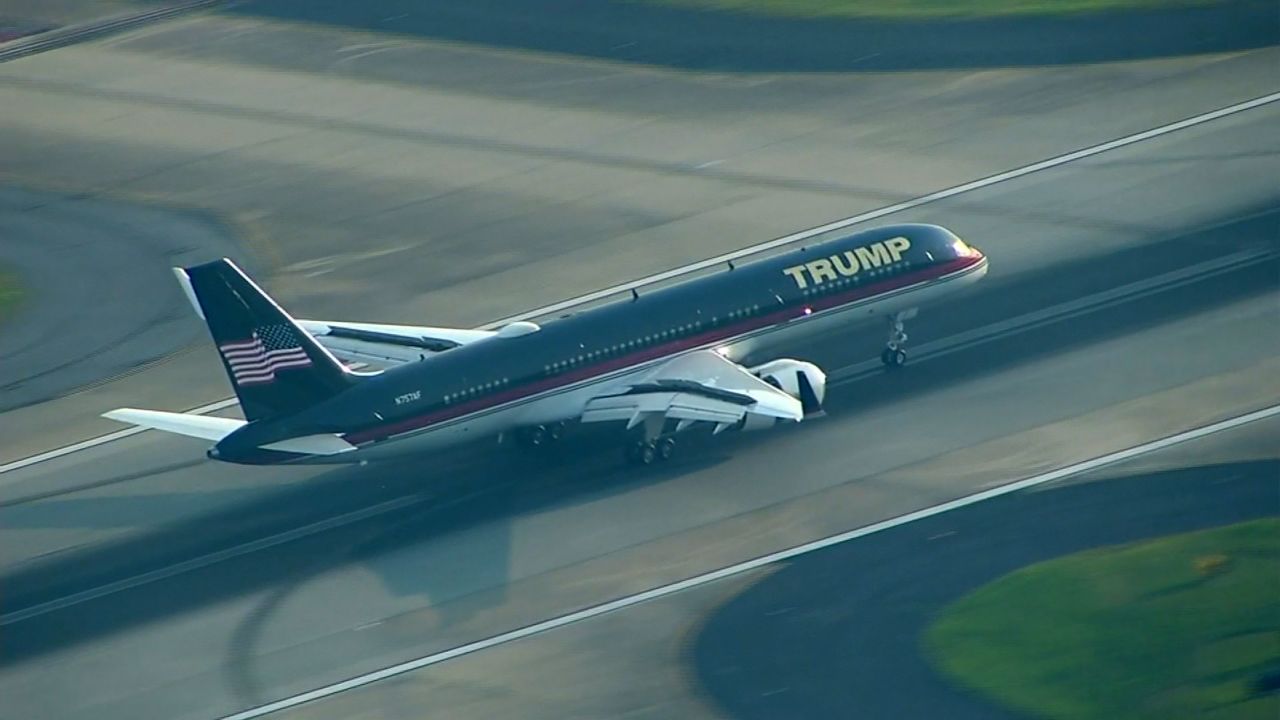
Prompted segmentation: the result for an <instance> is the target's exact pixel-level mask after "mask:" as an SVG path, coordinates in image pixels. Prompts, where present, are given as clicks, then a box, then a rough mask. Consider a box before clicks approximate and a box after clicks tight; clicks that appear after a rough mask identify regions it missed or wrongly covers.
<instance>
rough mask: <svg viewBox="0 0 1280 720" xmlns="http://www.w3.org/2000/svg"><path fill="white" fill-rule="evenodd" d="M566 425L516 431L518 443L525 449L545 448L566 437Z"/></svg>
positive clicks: (558, 424) (534, 427)
mask: <svg viewBox="0 0 1280 720" xmlns="http://www.w3.org/2000/svg"><path fill="white" fill-rule="evenodd" d="M564 425H565V424H564V423H562V422H558V423H551V424H549V425H530V426H529V427H523V428H520V429H518V430H516V433H515V435H516V443H517V444H519V445H520V446H521V447H525V448H544V447H547V446H549V445H554V444H556V443H557V442H559V441H560V438H562V437H564Z"/></svg>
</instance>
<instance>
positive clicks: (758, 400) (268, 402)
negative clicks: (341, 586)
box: [104, 224, 987, 465]
mask: <svg viewBox="0 0 1280 720" xmlns="http://www.w3.org/2000/svg"><path fill="white" fill-rule="evenodd" d="M174 273H175V275H176V276H177V278H178V281H179V283H180V284H181V286H182V288H183V291H184V292H185V294H186V296H187V299H188V300H189V301H190V302H191V305H192V306H193V307H194V308H195V310H196V312H197V314H199V315H200V316H201V317H202V318H203V319H204V321H205V322H206V324H207V325H208V328H209V332H210V335H211V336H212V339H213V342H214V345H215V346H216V348H217V350H218V353H219V355H220V357H221V359H222V363H223V366H224V369H225V370H226V373H227V377H228V378H229V380H230V382H231V385H232V387H233V388H234V390H235V393H236V396H237V398H238V399H239V402H240V407H241V409H242V410H243V414H244V418H245V419H243V420H240V419H235V418H222V417H210V416H207V415H193V414H185V413H172V412H160V411H155V410H139V409H135V408H120V409H117V410H112V411H110V412H107V413H104V417H107V418H110V419H113V420H117V421H121V422H126V423H132V424H135V425H141V426H144V427H148V428H153V429H157V430H163V431H166V432H170V433H177V434H180V435H187V436H192V437H196V438H201V439H204V440H209V441H212V442H213V443H214V445H213V446H212V447H211V448H210V449H209V450H208V451H207V455H208V457H209V458H211V459H214V460H220V461H226V462H232V463H241V464H251V465H265V464H278V463H351V462H364V461H367V460H370V459H380V458H385V457H390V456H394V455H402V454H406V453H415V452H423V451H429V450H432V449H439V448H442V447H446V446H449V445H452V444H457V443H462V442H469V441H471V440H474V439H477V438H485V437H498V438H499V439H501V438H506V437H513V438H515V439H516V440H517V441H518V442H519V443H520V444H521V445H526V446H540V445H546V444H549V443H552V442H554V441H556V440H558V439H560V438H561V437H562V435H563V433H564V429H565V427H566V425H567V424H569V423H573V422H579V423H595V422H616V423H625V428H626V432H625V433H623V435H625V436H626V437H627V440H626V442H625V443H624V445H625V449H626V452H625V457H626V459H627V460H628V461H629V462H631V463H633V464H638V465H649V464H652V463H654V462H658V461H662V460H666V459H668V458H670V457H671V454H672V452H673V450H674V447H675V436H676V435H677V434H679V433H680V432H682V431H685V430H687V429H689V428H690V427H693V426H695V425H697V424H699V423H701V424H703V427H707V426H710V427H712V428H713V432H715V433H719V432H722V431H724V430H730V429H737V430H746V431H750V430H760V429H764V428H769V427H773V426H775V425H778V424H780V423H793V422H799V421H801V420H803V419H804V418H806V417H812V416H814V415H818V414H820V413H821V411H822V403H823V400H824V398H825V395H826V375H825V374H824V373H823V371H822V369H821V368H819V367H818V366H816V365H814V364H813V363H810V362H806V361H803V360H797V359H792V358H787V357H781V356H778V357H775V358H774V359H772V360H769V361H768V362H764V363H762V364H758V365H752V366H750V367H748V366H746V365H744V364H741V363H740V362H738V361H739V360H741V359H743V358H748V357H751V358H762V357H768V356H771V355H775V354H777V353H778V352H779V351H780V350H781V349H782V348H783V347H785V346H786V345H787V344H788V343H793V342H795V341H796V340H797V339H798V338H802V337H805V336H812V335H815V334H821V333H824V332H828V331H830V330H831V329H833V328H836V327H839V326H842V325H847V324H849V323H854V322H862V321H864V320H865V319H867V318H870V317H877V316H878V317H883V318H885V319H886V320H887V326H888V339H887V341H886V343H885V347H884V350H883V352H882V354H881V360H882V362H883V363H884V365H885V366H886V368H888V369H890V370H893V369H897V368H900V367H902V365H903V364H904V363H905V362H906V359H907V352H906V348H905V343H906V340H907V335H906V332H905V329H904V328H905V321H906V320H908V319H911V318H912V317H914V316H915V314H916V312H917V309H918V308H919V307H921V306H924V305H930V304H936V303H939V302H942V301H944V300H945V299H947V298H948V297H950V296H952V295H953V294H954V293H955V292H956V291H958V290H960V289H962V288H964V287H967V286H969V285H971V284H973V283H974V282H976V281H978V280H979V279H981V278H982V277H984V276H985V275H986V273H987V258H986V256H985V255H983V253H982V252H981V251H979V250H978V249H977V248H974V247H973V246H971V245H968V244H967V243H965V242H964V241H963V240H961V239H960V238H959V237H957V236H956V235H955V234H954V233H952V232H951V231H949V230H947V229H945V228H943V227H939V226H937V225H923V224H898V225H888V226H884V227H880V228H875V229H871V230H866V231H862V232H858V233H854V234H850V235H846V236H844V237H839V238H835V239H832V240H828V241H825V242H822V243H819V244H815V245H811V246H807V247H802V248H798V249H794V250H791V251H788V252H785V253H781V254H778V255H776V256H773V257H768V258H764V259H761V260H757V261H754V262H750V263H744V264H742V265H735V264H734V263H733V262H728V263H726V267H725V269H724V270H722V271H719V272H717V273H715V274H712V275H707V276H704V277H699V278H695V279H692V280H688V281H685V282H682V283H679V284H675V285H672V286H669V287H665V288H661V289H657V290H654V291H651V292H643V293H642V292H638V291H636V290H632V291H631V293H630V295H629V296H624V297H623V298H622V299H620V300H617V301H614V302H611V303H608V304H605V305H602V306H599V307H595V308H591V309H587V310H584V311H581V312H578V313H575V314H570V315H566V316H563V317H561V318H558V319H554V320H551V321H547V322H545V323H543V324H539V323H534V322H529V321H517V322H511V323H509V324H507V325H505V326H503V327H502V328H501V329H499V330H496V331H487V330H465V329H454V328H437V327H417V326H406V325H386V324H372V323H355V322H336V321H321V320H303V319H294V318H292V317H291V316H290V315H289V314H288V313H286V312H285V311H284V310H283V309H282V308H281V307H280V306H279V305H277V304H276V303H275V301H273V300H272V299H271V298H270V297H269V296H268V295H267V294H266V293H265V292H264V291H263V290H262V288H260V287H259V286H258V285H257V284H255V283H254V282H253V280H252V279H250V278H249V277H248V276H247V275H246V274H245V273H244V272H242V271H241V270H240V268H238V267H237V266H236V265H235V263H233V262H232V261H231V260H229V259H226V258H223V259H221V260H217V261H214V262H209V263H205V264H202V265H196V266H194V267H188V268H174ZM361 365H363V368H360V367H359V366H361ZM379 366H380V367H379ZM370 367H375V368H376V369H372V370H370V369H368V368H370Z"/></svg>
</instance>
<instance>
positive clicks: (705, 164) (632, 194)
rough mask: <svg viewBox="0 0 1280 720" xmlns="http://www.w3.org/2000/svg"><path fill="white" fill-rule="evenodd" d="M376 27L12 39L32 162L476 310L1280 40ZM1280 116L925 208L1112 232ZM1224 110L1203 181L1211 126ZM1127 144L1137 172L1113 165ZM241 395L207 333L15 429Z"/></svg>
mask: <svg viewBox="0 0 1280 720" xmlns="http://www.w3.org/2000/svg"><path fill="white" fill-rule="evenodd" d="M374 40H376V38H371V37H370V36H368V35H364V34H357V33H340V32H335V31H331V30H319V29H315V28H309V27H295V26H292V25H283V26H281V25H275V24H265V25H264V24H262V23H260V22H251V21H247V20H228V19H224V18H221V17H217V16H201V17H198V18H190V19H186V20H181V21H176V22H172V23H165V24H161V25H157V26H155V27H153V28H149V29H146V30H141V31H137V32H135V33H131V34H128V35H125V36H122V37H119V38H116V39H113V40H110V41H105V42H100V43H91V44H87V45H83V46H78V47H72V48H65V49H62V50H58V51H55V52H51V53H46V54H43V55H40V56H34V57H31V58H27V59H24V60H20V61H15V62H11V63H6V64H5V65H4V66H3V67H2V68H0V100H2V101H3V102H5V104H6V106H7V107H8V108H12V109H13V110H11V111H10V112H6V113H5V114H4V116H3V117H0V136H3V137H5V138H6V141H7V143H8V145H9V147H11V148H13V151H12V152H11V153H10V154H9V156H8V157H7V162H6V166H5V168H4V173H5V176H6V177H8V178H10V179H12V180H15V181H18V180H20V181H21V182H23V183H25V184H27V185H34V186H45V187H53V188H64V189H76V190H77V191H82V192H88V193H90V194H92V195H101V196H104V197H122V196H123V197H132V198H138V197H141V198H143V199H158V200H164V201H168V202H176V203H180V204H185V205H193V206H205V207H208V208H209V209H210V210H212V211H215V212H217V213H218V214H219V216H220V217H224V218H227V219H229V220H232V221H238V224H239V225H240V226H242V227H247V228H249V229H250V230H251V232H250V233H248V234H247V235H246V236H245V238H244V246H245V249H246V251H247V252H248V253H250V254H251V255H252V256H253V257H254V258H256V259H257V260H258V261H259V267H261V268H262V269H263V271H264V272H263V275H264V277H262V278H261V279H262V280H263V282H264V283H265V285H266V286H267V288H268V289H269V290H271V291H272V292H273V293H275V294H277V296H278V297H279V299H280V300H281V301H282V302H283V303H284V304H285V305H286V307H289V308H291V309H293V310H294V311H295V312H296V313H298V314H299V315H304V316H308V315H309V316H313V317H336V318H339V319H374V320H384V321H388V322H409V323H431V324H456V325H462V326H471V325H475V324H478V323H480V322H484V321H487V320H491V319H495V318H498V317H503V316H506V315H510V314H513V313H516V312H519V311H520V310H522V309H525V308H528V307H535V306H539V305H543V304H546V303H550V302H555V301H557V300H560V299H563V298H565V297H568V296H573V295H577V294H580V293H582V292H586V291H590V290H594V289H598V288H600V287H605V286H608V285H611V284H615V283H617V282H622V281H625V280H629V279H632V278H635V277H638V276H642V275H646V274H649V273H652V272H656V271H660V270H666V269H668V268H671V267H674V266H677V265H680V264H683V263H686V262H689V261H692V260H697V259H701V258H705V257H707V256H710V255H714V254H716V253H719V252H724V251H727V250H732V249H736V248H739V247H742V246H744V245H748V244H754V243H757V242H760V241H762V240H765V239H768V238H770V237H776V236H778V235H781V234H784V233H788V232H792V231H795V230H797V229H800V228H804V227H810V226H813V225H815V224H819V223H821V222H825V221H829V220H831V219H834V218H839V217H846V216H848V215H850V214H853V213H856V212H860V211H865V210H869V209H872V208H875V207H881V206H883V205H884V204H885V203H887V202H893V201H898V200H901V199H903V198H906V197H914V196H917V195H919V194H922V193H925V192H929V191H933V190H937V189H940V188H944V187H949V186H952V185H955V184H957V183H960V182H965V181H968V180H971V179H974V178H975V177H981V176H984V175H989V174H993V173H995V172H998V171H1001V170H1005V169H1008V168H1010V167H1014V166H1018V165H1021V164H1025V163H1029V162H1034V161H1038V160H1041V159H1043V158H1045V157H1048V156H1051V155H1054V154H1058V153H1061V152H1066V151H1069V150H1074V149H1077V148H1079V147H1082V146H1085V145H1089V144H1092V143H1097V142H1100V141H1105V140H1109V139H1112V138H1114V137H1117V136H1119V135H1123V134H1125V133H1130V132H1134V131H1137V130H1143V129H1147V128H1150V127H1152V126H1155V125H1158V124H1160V123H1161V122H1167V121H1170V120H1174V119H1180V118H1183V117H1186V116H1188V115H1191V114H1195V113H1197V112H1203V111H1205V110H1209V109H1213V108H1216V107H1221V106H1222V104H1226V103H1229V102H1234V101H1237V100H1240V99H1244V98H1251V97H1256V96H1258V95H1260V94H1262V93H1263V92H1265V91H1267V90H1270V89H1271V88H1272V85H1271V80H1270V69H1271V67H1272V66H1273V65H1274V60H1275V57H1276V55H1275V51H1259V52H1256V53H1246V54H1241V55H1234V56H1219V57H1202V58H1195V59H1185V60H1177V61H1160V62H1152V63H1141V64H1135V65H1126V66H1107V67H1093V68H1079V69H1070V70H1057V71H1039V72H1033V71H994V72H982V73H967V72H957V73H936V74H923V75H918V76H911V78H910V80H909V81H908V80H904V78H903V77H902V76H885V75H868V76H802V77H796V78H793V77H777V76H752V77H749V78H744V77H741V76H733V77H724V76H715V75H681V74H675V73H661V72H655V71H652V70H644V69H633V68H618V67H615V66H597V65H591V64H574V63H567V62H564V61H560V60H548V59H545V58H536V57H528V56H521V55H511V54H506V53H487V54H486V53H483V52H480V51H478V50H475V49H463V48H457V47H452V46H442V45H438V44H431V43H413V42H409V41H405V40H402V39H397V40H395V41H394V42H393V43H392V44H390V45H382V44H376V43H375V44H374V45H372V46H371V45H370V43H371V42H374ZM378 42H382V41H378ZM384 50H385V52H384ZM422 68H430V72H423V71H422ZM1269 113H1270V111H1258V112H1255V113H1251V114H1250V117H1248V118H1237V119H1233V120H1230V121H1223V122H1222V123H1220V124H1216V125H1215V127H1206V128H1199V129H1196V130H1190V131H1186V132H1185V133H1179V134H1177V135H1174V136H1169V137H1168V138H1164V139H1162V140H1160V141H1156V143H1157V144H1158V145H1161V146H1163V148H1164V149H1163V150H1162V151H1161V152H1160V155H1159V157H1157V158H1154V159H1152V158H1150V157H1149V156H1146V155H1144V156H1142V157H1141V158H1139V159H1137V162H1139V163H1141V165H1138V166H1135V167H1129V166H1128V165H1126V164H1129V163H1133V162H1135V160H1134V156H1133V155H1132V154H1131V153H1132V152H1134V151H1132V150H1131V151H1129V152H1120V153H1117V154H1116V155H1114V156H1112V157H1109V158H1107V159H1106V160H1103V159H1101V158H1099V159H1096V160H1095V161H1091V162H1090V163H1087V164H1084V165H1082V166H1081V167H1078V168H1063V169H1062V170H1061V172H1076V173H1079V175H1078V182H1079V183H1081V184H1082V185H1089V186H1090V187H1089V188H1087V189H1085V190H1083V191H1082V192H1083V194H1082V195H1081V196H1079V197H1072V198H1071V199H1070V201H1069V202H1064V201H1063V200H1062V197H1061V196H1054V197H1048V196H1045V194H1044V193H1038V192H1037V191H1036V190H1035V188H1036V187H1037V186H1039V185H1041V184H1042V183H1044V182H1046V181H1045V180H1043V179H1041V178H1038V177H1029V178H1027V179H1026V180H1025V181H1024V182H1023V183H1022V187H1023V188H1024V190H1023V192H1021V193H1018V194H1016V196H1014V197H1008V198H1007V200H1008V201H1007V202H992V200H991V198H992V197H996V196H997V194H998V195H1003V189H1002V188H1001V189H996V188H992V190H991V192H986V193H982V194H975V195H973V196H970V197H966V198H956V199H955V201H954V202H952V203H949V204H947V205H945V206H941V207H939V208H937V209H936V210H932V209H931V210H928V211H927V212H917V213H912V214H911V217H912V219H921V218H928V219H939V220H943V221H946V222H947V223H948V224H951V223H952V222H954V219H955V218H956V217H957V214H958V212H959V211H961V210H963V214H964V216H965V219H964V220H963V222H961V227H960V228H958V229H960V230H962V231H964V232H968V233H970V234H971V235H972V236H974V237H977V238H981V236H982V235H983V234H984V233H985V232H987V228H988V227H989V226H992V225H996V226H1001V227H1003V226H1006V225H1011V224H1013V225H1018V226H1020V227H1021V228H1024V229H1025V230H1026V231H1027V232H1034V233H1036V234H1035V235H1034V236H1029V237H1036V238H1039V242H1036V243H1034V244H1032V243H1027V242H1021V241H1013V242H1012V243H1011V244H1012V245H1013V246H1015V247H1019V248H1023V247H1026V248H1034V250H1033V251H1032V252H1035V253H1044V252H1052V253H1054V254H1055V256H1057V257H1078V256H1088V255H1090V254H1095V253H1100V252H1105V251H1106V250H1107V249H1110V248H1114V247H1118V246H1122V245H1124V244H1127V243H1130V242H1133V241H1135V240H1136V239H1137V237H1138V236H1144V237H1145V236H1149V235H1152V234H1159V233H1163V232H1169V231H1171V230H1175V229H1177V228H1180V227H1185V226H1187V225H1194V224H1196V223H1199V222H1203V221H1204V219H1205V218H1207V217H1215V216H1216V215H1217V214H1218V213H1219V211H1220V210H1221V209H1222V208H1223V207H1224V206H1227V205H1234V206H1239V207H1245V206H1250V205H1253V204H1256V203H1258V202H1263V201H1265V200H1266V199H1267V198H1268V197H1269V196H1270V194H1271V193H1272V191H1273V187H1274V183H1273V182H1272V181H1271V179H1272V178H1273V177H1274V173H1275V168H1276V156H1275V155H1274V151H1273V149H1271V148H1270V147H1269V146H1268V145H1267V140H1266V135H1265V133H1260V131H1248V130H1244V131H1239V132H1237V131H1236V129H1235V128H1236V127H1237V123H1243V124H1244V125H1252V124H1255V123H1263V124H1266V123H1269V122H1272V120H1271V119H1270V118H1271V117H1272V115H1270V114H1269ZM1206 133H1207V134H1211V135H1214V136H1215V137H1216V138H1217V140H1216V141H1209V142H1211V143H1214V144H1215V146H1213V147H1212V149H1211V150H1209V152H1212V153H1216V159H1215V160H1213V161H1211V162H1206V163H1205V164H1206V167H1205V168H1204V169H1203V170H1202V172H1204V173H1212V174H1213V176H1212V177H1208V178H1203V180H1204V181H1203V182H1202V177H1201V175H1200V174H1199V173H1187V172H1186V168H1187V167H1188V166H1189V163H1192V162H1195V161H1196V160H1197V159H1199V158H1202V157H1203V155H1204V151H1203V150H1202V149H1201V148H1200V147H1199V146H1198V145H1189V144H1188V143H1196V142H1197V141H1195V140H1194V139H1193V138H1197V137H1199V136H1201V135H1204V134H1206ZM1219 145H1220V146H1219ZM1146 152H1156V151H1146ZM1086 165H1087V167H1088V171H1087V173H1086V170H1085V167H1086ZM1117 168H1126V169H1125V170H1123V171H1120V172H1121V173H1122V175H1123V177H1122V178H1120V179H1121V181H1122V182H1123V183H1128V186H1127V187H1124V188H1120V187H1118V185H1117V183H1116V182H1115V181H1114V180H1113V179H1109V178H1105V177H1103V176H1104V175H1110V174H1112V173H1114V172H1117ZM67 186H72V187H71V188H68V187H67ZM1188 187H1194V192H1190V193H1188V192H1187V191H1186V189H1187V188H1188ZM1174 197H1177V198H1178V200H1177V201H1176V202H1174V201H1172V200H1171V198H1174ZM1081 202H1085V203H1091V204H1093V205H1094V207H1091V208H1089V209H1088V210H1087V211H1083V212H1082V210H1081V207H1080V203H1081ZM1028 203H1029V204H1028ZM1143 204H1149V205H1150V207H1151V210H1152V212H1150V213H1144V214H1143V218H1142V221H1141V223H1138V222H1135V221H1134V220H1133V219H1132V217H1131V215H1132V213H1131V212H1130V209H1129V208H1130V207H1131V206H1133V205H1143ZM495 209H498V210H496V211H495ZM944 210H945V212H944ZM1099 228H1102V229H1104V230H1105V231H1106V232H1104V233H1100V234H1098V235H1096V236H1095V239H1094V240H1091V241H1090V242H1088V243H1082V242H1078V241H1075V238H1076V237H1077V236H1078V235H1079V234H1080V233H1081V232H1082V231H1084V230H1090V231H1092V230H1096V229H1099ZM1064 238H1065V239H1066V240H1067V241H1066V242H1064V241H1063V239H1064ZM997 249H998V250H1001V251H1004V250H1005V249H1006V248H997ZM1050 249H1051V250H1050ZM1039 259H1043V260H1044V261H1045V262H1047V261H1049V260H1050V259H1051V258H1049V257H1047V256H1046V257H1043V258H1039ZM1009 262H1011V260H1005V261H1004V268H1005V270H997V271H998V272H1003V271H1013V270H1015V269H1017V268H1018V267H1019V266H1011V265H1009ZM1019 262H1021V260H1019ZM226 393H227V387H226V382H225V380H224V379H223V378H222V377H221V374H220V373H219V372H218V370H217V365H216V363H213V362H211V361H210V359H209V358H208V357H207V356H206V355H205V354H200V353H197V354H193V355H191V356H190V357H189V359H183V360H182V361H181V362H174V363H166V367H164V369H163V370H162V371H160V373H158V374H155V375H152V376H150V377H147V378H145V379H142V378H135V379H131V380H126V381H125V382H122V383H112V384H110V385H109V386H105V387H103V388H99V389H96V390H95V391H94V392H92V393H87V394H84V395H83V396H81V397H79V398H77V400H76V402H75V403H74V404H73V405H67V406H63V405H51V406H48V407H42V408H38V409H36V410H34V411H33V412H30V413H24V414H22V415H21V416H15V417H14V418H13V419H12V420H13V422H12V424H13V425H14V426H16V428H17V430H15V431H12V433H11V434H9V435H8V437H7V438H6V439H5V440H4V445H2V446H0V453H2V454H3V455H4V456H5V457H22V456H24V455H29V454H34V453H35V452H39V451H40V450H44V449H49V448H50V447H56V446H58V445H61V444H65V443H67V442H72V441H75V440H78V439H83V438H85V437H89V436H93V435H97V434H102V433H105V432H109V431H111V430H113V429H115V428H116V426H115V424H113V423H110V422H108V421H105V420H100V419H99V418H98V417H97V416H98V414H99V413H101V412H103V411H105V410H109V409H111V408H113V407H118V406H120V405H122V404H123V405H140V406H147V407H156V408H160V409H186V408H190V407H195V406H198V405H201V404H204V403H206V402H209V401H212V400H216V399H219V398H221V397H225V396H226Z"/></svg>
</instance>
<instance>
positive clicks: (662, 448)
mask: <svg viewBox="0 0 1280 720" xmlns="http://www.w3.org/2000/svg"><path fill="white" fill-rule="evenodd" d="M654 449H655V450H656V451H657V455H658V459H659V460H661V461H663V462H665V461H667V460H670V459H671V454H672V453H673V452H675V450H676V439H675V438H670V437H665V438H662V439H661V440H659V441H658V443H657V446H656V447H655V448H654Z"/></svg>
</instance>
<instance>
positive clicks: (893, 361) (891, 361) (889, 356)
mask: <svg viewBox="0 0 1280 720" xmlns="http://www.w3.org/2000/svg"><path fill="white" fill-rule="evenodd" d="M880 362H882V363H884V366H885V367H887V368H889V369H890V370H897V369H898V368H900V367H902V366H903V365H906V364H907V351H906V350H903V349H902V348H885V349H884V351H883V352H881V353H880Z"/></svg>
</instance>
